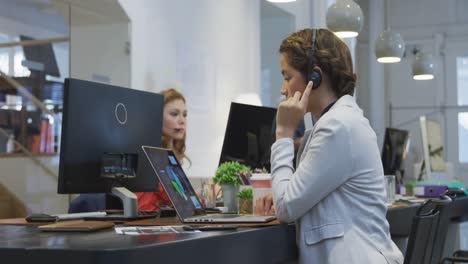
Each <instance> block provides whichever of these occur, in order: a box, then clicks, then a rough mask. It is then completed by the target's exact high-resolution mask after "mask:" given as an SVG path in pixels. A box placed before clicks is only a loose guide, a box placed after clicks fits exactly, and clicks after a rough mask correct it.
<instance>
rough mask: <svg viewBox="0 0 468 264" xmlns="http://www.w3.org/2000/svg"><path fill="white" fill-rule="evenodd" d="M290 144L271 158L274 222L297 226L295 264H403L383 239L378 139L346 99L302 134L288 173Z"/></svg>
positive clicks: (280, 144) (282, 143)
mask: <svg viewBox="0 0 468 264" xmlns="http://www.w3.org/2000/svg"><path fill="white" fill-rule="evenodd" d="M293 158H294V146H293V140H292V139H291V138H283V139H280V140H277V141H276V142H275V143H274V144H273V146H272V151H271V167H272V171H271V173H272V174H271V175H272V191H273V199H274V203H275V206H276V215H277V217H278V218H279V219H280V220H281V221H282V222H292V221H295V222H296V233H297V239H296V243H297V246H298V249H299V262H300V263H319V264H324V263H333V264H335V263H347V264H352V263H356V264H364V263H372V264H379V263H392V264H393V263H403V256H402V254H401V252H400V251H399V249H398V248H397V247H396V245H395V244H394V243H393V241H392V240H391V238H390V232H389V225H388V222H387V219H386V213H387V207H386V205H385V198H384V196H385V193H384V192H385V191H384V177H383V169H382V162H381V159H380V153H379V149H378V147H377V137H376V135H375V132H374V131H373V130H372V128H371V126H370V125H369V121H368V120H367V119H366V118H365V117H364V116H363V113H362V110H361V109H360V108H359V106H358V105H357V104H356V101H355V100H354V97H352V96H349V95H345V96H343V97H341V98H340V99H339V100H338V101H336V103H335V104H334V105H333V107H332V108H331V109H330V110H329V111H328V112H327V113H326V114H324V115H323V116H322V117H321V118H320V119H319V120H318V121H317V122H316V124H315V125H314V127H313V128H312V129H311V130H308V131H306V133H305V135H304V138H303V141H302V144H301V146H300V148H299V151H298V157H297V163H298V166H297V170H296V171H294V168H293Z"/></svg>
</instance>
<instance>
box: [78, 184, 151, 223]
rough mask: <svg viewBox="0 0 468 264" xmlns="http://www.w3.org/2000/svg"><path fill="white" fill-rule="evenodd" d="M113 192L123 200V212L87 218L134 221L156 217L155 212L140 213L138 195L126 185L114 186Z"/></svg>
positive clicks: (87, 218)
mask: <svg viewBox="0 0 468 264" xmlns="http://www.w3.org/2000/svg"><path fill="white" fill-rule="evenodd" d="M111 192H112V194H114V195H115V196H117V197H118V198H119V199H121V200H122V205H123V214H119V213H108V214H107V215H105V216H90V217H85V218H84V219H85V220H101V221H133V220H141V219H147V218H155V217H156V216H157V214H156V213H154V214H139V213H138V200H137V196H136V195H135V194H134V193H133V192H131V191H129V190H128V189H127V188H125V187H112V190H111Z"/></svg>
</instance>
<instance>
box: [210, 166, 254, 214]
mask: <svg viewBox="0 0 468 264" xmlns="http://www.w3.org/2000/svg"><path fill="white" fill-rule="evenodd" d="M249 172H250V168H249V167H247V166H245V165H243V164H240V163H239V162H237V161H226V162H224V163H222V164H221V165H219V167H218V169H217V170H216V173H215V176H214V177H213V182H214V183H216V184H219V185H221V189H222V191H223V202H224V206H225V207H227V210H228V212H236V211H237V197H236V194H237V193H238V192H239V184H240V183H241V179H240V174H241V173H249Z"/></svg>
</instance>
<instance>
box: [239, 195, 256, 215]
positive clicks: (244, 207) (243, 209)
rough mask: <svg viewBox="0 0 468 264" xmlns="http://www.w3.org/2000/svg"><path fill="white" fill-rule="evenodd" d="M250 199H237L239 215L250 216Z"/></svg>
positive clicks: (251, 209)
mask: <svg viewBox="0 0 468 264" xmlns="http://www.w3.org/2000/svg"><path fill="white" fill-rule="evenodd" d="M252 205H253V203H252V199H244V198H239V214H252V213H253V207H252Z"/></svg>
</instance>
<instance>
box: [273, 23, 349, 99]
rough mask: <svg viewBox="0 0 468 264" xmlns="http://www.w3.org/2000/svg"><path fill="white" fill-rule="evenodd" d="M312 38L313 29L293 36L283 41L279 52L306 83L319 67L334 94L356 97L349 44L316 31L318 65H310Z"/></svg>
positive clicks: (329, 33)
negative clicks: (311, 73) (313, 70)
mask: <svg viewBox="0 0 468 264" xmlns="http://www.w3.org/2000/svg"><path fill="white" fill-rule="evenodd" d="M312 34H313V29H303V30H300V31H297V32H294V33H292V34H291V35H289V36H288V37H287V38H286V39H284V40H283V42H282V43H281V46H280V49H279V52H280V53H281V54H283V55H284V56H285V57H286V60H287V62H288V64H289V65H291V66H292V67H293V68H294V69H296V70H298V71H299V72H301V74H302V76H303V77H304V78H305V79H306V80H307V79H308V78H307V76H308V72H309V71H310V70H312V67H314V66H317V67H319V68H320V69H321V70H322V72H323V73H325V74H326V75H327V76H328V78H329V79H330V82H331V85H332V89H333V92H334V93H335V95H336V96H337V97H338V98H340V97H341V96H343V95H346V94H349V95H354V88H355V86H356V74H354V72H353V62H352V58H351V53H350V52H349V49H348V46H347V45H346V43H344V42H343V41H342V40H341V39H340V38H338V37H337V36H336V35H335V34H334V33H333V32H331V31H330V30H328V29H317V32H316V39H315V47H314V52H313V55H314V62H315V65H309V64H310V63H309V62H310V60H309V55H310V51H311V48H312Z"/></svg>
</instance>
